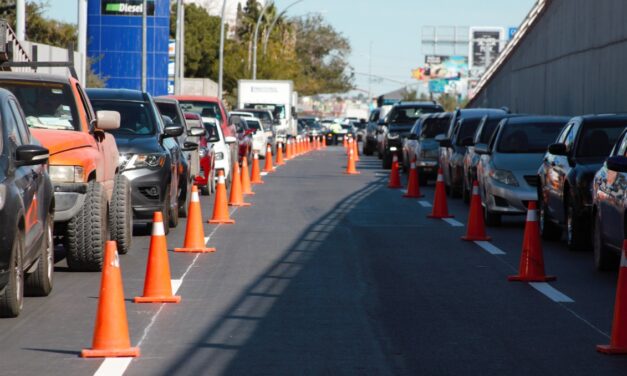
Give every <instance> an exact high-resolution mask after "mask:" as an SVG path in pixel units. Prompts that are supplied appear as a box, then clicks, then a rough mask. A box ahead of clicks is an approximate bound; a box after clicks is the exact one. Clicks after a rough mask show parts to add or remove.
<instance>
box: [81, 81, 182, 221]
mask: <svg viewBox="0 0 627 376" xmlns="http://www.w3.org/2000/svg"><path fill="white" fill-rule="evenodd" d="M87 95H88V96H89V98H90V100H91V103H92V105H93V107H94V108H95V109H98V110H109V111H117V112H119V113H120V128H119V129H117V130H115V131H110V132H111V133H112V134H113V135H114V137H115V141H116V143H117V145H118V149H119V151H120V161H119V163H120V166H119V168H120V171H121V172H122V174H123V175H124V176H126V177H127V178H128V180H129V181H130V182H131V186H132V196H131V197H132V208H133V218H134V219H135V220H136V221H139V222H143V223H149V222H150V221H151V219H152V214H153V213H154V212H155V211H161V212H162V213H163V220H164V222H165V223H169V226H167V225H166V226H165V228H166V232H168V227H176V225H177V224H178V218H179V210H178V198H179V192H178V191H179V188H180V184H179V180H181V179H185V180H186V181H189V177H188V176H184V175H181V174H183V173H184V171H183V169H182V168H181V158H182V157H181V146H180V145H179V144H178V141H177V139H176V138H177V137H179V136H180V135H181V134H182V133H183V130H184V127H183V126H182V125H175V124H174V123H173V122H172V119H170V118H169V117H167V116H162V115H161V114H160V113H159V110H158V109H157V106H156V105H155V102H154V100H153V99H152V97H151V96H150V94H148V93H145V92H141V91H138V90H121V89H88V90H87ZM188 172H189V171H188Z"/></svg>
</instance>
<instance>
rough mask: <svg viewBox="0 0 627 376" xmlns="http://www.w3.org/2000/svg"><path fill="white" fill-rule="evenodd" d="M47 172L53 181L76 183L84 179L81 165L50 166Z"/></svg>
mask: <svg viewBox="0 0 627 376" xmlns="http://www.w3.org/2000/svg"><path fill="white" fill-rule="evenodd" d="M48 174H49V175H50V180H52V182H54V183H78V182H82V181H83V179H84V173H83V167H81V166H50V167H49V169H48Z"/></svg>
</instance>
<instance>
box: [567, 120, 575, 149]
mask: <svg viewBox="0 0 627 376" xmlns="http://www.w3.org/2000/svg"><path fill="white" fill-rule="evenodd" d="M575 133H577V127H575V125H574V124H573V126H571V127H570V129H569V130H568V134H567V135H566V139H565V140H564V144H565V145H566V150H568V151H569V152H570V151H571V150H573V147H574V146H575Z"/></svg>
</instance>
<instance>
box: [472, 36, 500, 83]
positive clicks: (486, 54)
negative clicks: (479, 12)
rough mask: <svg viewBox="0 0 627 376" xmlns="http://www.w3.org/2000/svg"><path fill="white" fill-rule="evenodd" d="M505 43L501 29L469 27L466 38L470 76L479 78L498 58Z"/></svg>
mask: <svg viewBox="0 0 627 376" xmlns="http://www.w3.org/2000/svg"><path fill="white" fill-rule="evenodd" d="M505 43H506V41H505V29H504V28H502V27H479V26H473V27H471V28H470V29H469V38H468V45H469V47H468V48H469V50H468V67H469V69H470V76H471V77H480V76H481V74H483V72H484V71H485V70H486V69H487V68H488V67H489V66H490V64H492V62H493V61H494V60H496V58H497V57H498V56H499V53H500V52H501V49H502V48H503V47H504V46H505Z"/></svg>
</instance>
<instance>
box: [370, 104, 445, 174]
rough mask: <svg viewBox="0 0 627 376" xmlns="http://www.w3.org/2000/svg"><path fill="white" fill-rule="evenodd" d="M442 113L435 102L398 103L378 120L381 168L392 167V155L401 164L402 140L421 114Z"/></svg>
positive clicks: (440, 107)
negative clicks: (395, 156)
mask: <svg viewBox="0 0 627 376" xmlns="http://www.w3.org/2000/svg"><path fill="white" fill-rule="evenodd" d="M436 112H444V109H443V108H442V106H440V105H439V104H437V103H436V102H398V103H397V104H395V105H394V106H393V107H392V109H391V110H390V112H389V113H388V114H387V116H386V117H385V118H383V119H379V125H380V126H381V127H382V134H381V137H380V139H381V142H380V147H379V155H380V157H381V159H382V168H384V169H389V168H391V167H392V155H393V154H396V155H397V157H398V158H399V162H402V158H403V154H402V153H401V151H402V147H403V139H404V138H405V137H407V136H408V135H409V131H410V130H411V128H412V127H413V126H414V124H415V123H416V121H417V120H418V119H419V118H420V116H421V115H423V114H430V113H436Z"/></svg>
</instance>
